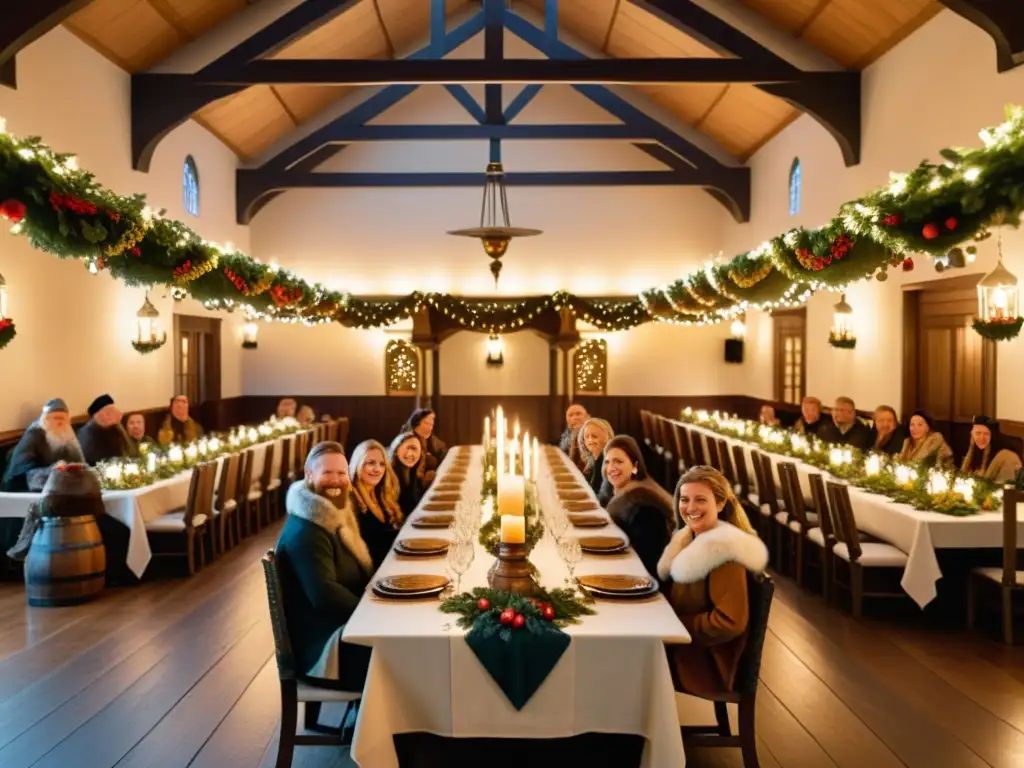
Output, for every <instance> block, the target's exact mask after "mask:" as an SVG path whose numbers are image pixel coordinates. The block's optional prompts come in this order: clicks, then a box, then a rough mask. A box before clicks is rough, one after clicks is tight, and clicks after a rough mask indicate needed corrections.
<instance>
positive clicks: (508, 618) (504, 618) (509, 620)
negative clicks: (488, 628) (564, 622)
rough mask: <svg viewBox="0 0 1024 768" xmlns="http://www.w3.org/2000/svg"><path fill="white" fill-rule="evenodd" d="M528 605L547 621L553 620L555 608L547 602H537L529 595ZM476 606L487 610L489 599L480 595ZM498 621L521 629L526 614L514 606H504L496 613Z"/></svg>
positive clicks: (489, 603) (488, 608)
mask: <svg viewBox="0 0 1024 768" xmlns="http://www.w3.org/2000/svg"><path fill="white" fill-rule="evenodd" d="M530 605H532V606H534V607H535V608H536V609H537V610H538V611H540V615H541V616H543V617H544V618H545V619H547V620H548V621H554V620H555V609H554V607H552V606H551V605H549V604H548V603H544V602H540V603H538V602H537V601H536V600H534V599H533V598H532V597H531V598H530ZM476 607H477V608H479V609H480V610H481V611H488V610H490V608H491V601H490V600H488V599H487V598H486V597H481V598H480V599H479V600H478V601H477V603H476ZM498 621H499V622H500V623H501V624H503V625H504V626H506V627H508V626H511V627H512V629H522V628H523V626H524V625H525V624H526V616H525V614H522V613H517V612H516V610H515V609H514V608H506V609H505V610H503V611H502V612H501V613H500V614H499V615H498Z"/></svg>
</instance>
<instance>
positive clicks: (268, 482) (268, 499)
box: [251, 440, 281, 529]
mask: <svg viewBox="0 0 1024 768" xmlns="http://www.w3.org/2000/svg"><path fill="white" fill-rule="evenodd" d="M279 444H280V441H279V440H274V441H272V442H270V443H268V444H267V447H266V448H265V449H264V453H263V471H262V472H260V476H259V477H258V478H253V485H252V488H251V490H253V491H259V497H258V499H257V500H256V517H257V518H258V521H259V522H258V524H257V529H259V528H260V527H262V526H263V525H270V524H271V523H272V522H273V521H274V519H275V518H276V517H277V509H276V508H275V507H276V504H277V491H278V489H279V488H280V487H281V481H280V479H279V478H276V477H274V476H273V472H274V457H275V455H276V453H277V447H278V445H279Z"/></svg>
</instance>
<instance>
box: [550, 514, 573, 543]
mask: <svg viewBox="0 0 1024 768" xmlns="http://www.w3.org/2000/svg"><path fill="white" fill-rule="evenodd" d="M548 525H550V526H551V533H552V535H553V536H554V537H555V541H561V540H562V537H563V536H565V532H566V531H567V530H569V517H568V515H566V514H565V512H564V511H562V510H561V509H559V508H552V511H551V518H550V520H549V521H548Z"/></svg>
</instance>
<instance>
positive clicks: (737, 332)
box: [729, 315, 747, 341]
mask: <svg viewBox="0 0 1024 768" xmlns="http://www.w3.org/2000/svg"><path fill="white" fill-rule="evenodd" d="M729 333H731V334H732V337H733V338H734V339H737V340H739V341H742V340H743V339H744V338H745V337H746V335H747V317H746V315H737V316H736V318H735V319H734V320H733V321H732V325H730V326H729Z"/></svg>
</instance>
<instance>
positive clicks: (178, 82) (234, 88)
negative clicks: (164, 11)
mask: <svg viewBox="0 0 1024 768" xmlns="http://www.w3.org/2000/svg"><path fill="white" fill-rule="evenodd" d="M358 2H360V0H305V2H301V3H298V4H297V5H294V6H292V7H291V8H290V10H288V11H286V12H285V13H283V14H282V15H280V16H278V17H277V18H276V19H274V20H273V21H271V22H270V23H268V24H267V25H266V26H264V27H262V28H261V29H259V31H257V32H256V33H254V34H252V35H251V36H249V37H248V38H246V39H244V40H242V41H241V42H238V43H237V44H235V45H234V46H232V48H231V49H230V50H228V51H227V52H225V53H223V54H221V55H219V56H217V57H216V58H215V59H214V60H213V61H212V62H211V63H209V64H207V65H206V66H204V67H203V68H201V69H200V70H199V72H198V73H196V74H194V75H193V74H188V73H176V72H152V71H151V72H144V73H140V74H134V75H132V82H131V96H132V167H133V168H134V169H135V170H138V171H148V170H149V165H150V162H151V161H152V159H153V152H155V151H156V147H157V145H158V144H159V143H160V141H161V140H162V139H163V138H164V137H165V136H166V135H167V134H168V133H170V132H171V131H173V130H174V129H175V128H177V127H178V126H179V125H181V124H182V123H183V122H185V121H186V120H188V119H189V118H190V117H191V116H192V114H193V113H195V112H198V111H199V110H200V109H202V108H203V107H205V106H206V105H208V104H210V103H212V102H214V101H216V100H217V99H220V98H223V97H225V96H230V95H231V94H233V93H237V92H238V91H240V90H242V89H243V88H244V87H245V86H244V85H223V84H219V83H210V82H205V81H204V80H202V79H201V76H202V74H203V73H209V72H216V71H218V70H220V69H223V68H226V67H237V66H242V65H244V64H246V63H247V62H249V61H251V60H252V59H255V58H256V57H258V56H267V55H270V54H272V53H275V52H277V51H279V50H281V49H282V48H284V47H286V46H287V45H289V44H290V43H292V42H293V41H294V40H296V39H298V38H300V37H302V36H304V35H306V34H308V33H309V32H311V31H312V30H314V29H316V28H317V27H319V26H321V25H322V24H324V23H326V22H327V21H329V20H330V19H333V18H334V17H336V16H338V15H339V14H341V13H343V12H345V11H346V10H348V9H349V8H351V7H353V6H354V5H356V4H357V3H358ZM253 8H254V9H258V8H259V7H258V6H253ZM230 22H231V19H228V20H226V22H225V24H229V23H230ZM219 34H220V26H218V27H215V28H214V29H212V30H210V32H209V33H208V35H209V36H210V37H217V36H218V35H219ZM203 43H204V40H203V39H202V38H201V39H200V40H197V41H196V44H198V45H200V47H202V44H203ZM197 76H199V77H200V79H198V80H197V79H195V78H196V77H197Z"/></svg>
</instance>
